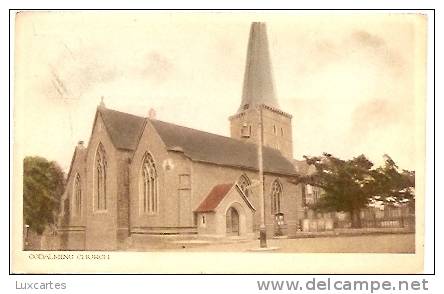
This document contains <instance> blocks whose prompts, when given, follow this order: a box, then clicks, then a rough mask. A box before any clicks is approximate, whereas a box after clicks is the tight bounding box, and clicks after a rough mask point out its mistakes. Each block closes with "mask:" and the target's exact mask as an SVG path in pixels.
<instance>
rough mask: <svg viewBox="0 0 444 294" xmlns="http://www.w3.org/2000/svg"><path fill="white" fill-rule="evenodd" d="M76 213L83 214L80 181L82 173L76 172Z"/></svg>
mask: <svg viewBox="0 0 444 294" xmlns="http://www.w3.org/2000/svg"><path fill="white" fill-rule="evenodd" d="M73 195H74V197H73V198H74V203H73V204H74V205H73V207H74V214H75V215H81V214H82V186H81V183H80V175H79V174H76V177H75V179H74V193H73Z"/></svg>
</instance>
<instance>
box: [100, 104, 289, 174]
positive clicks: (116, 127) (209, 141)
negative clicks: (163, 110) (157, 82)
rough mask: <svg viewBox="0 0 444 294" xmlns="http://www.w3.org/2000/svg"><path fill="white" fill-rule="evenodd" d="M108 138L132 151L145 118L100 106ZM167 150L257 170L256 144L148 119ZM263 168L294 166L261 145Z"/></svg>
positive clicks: (283, 171) (285, 171)
mask: <svg viewBox="0 0 444 294" xmlns="http://www.w3.org/2000/svg"><path fill="white" fill-rule="evenodd" d="M99 112H100V114H101V115H102V117H103V121H104V123H105V125H106V129H107V130H108V132H109V134H110V137H111V140H112V141H113V143H114V145H115V146H116V147H117V148H119V149H125V150H131V151H134V150H135V149H136V147H137V144H138V141H139V137H140V134H141V132H142V129H143V126H144V124H145V120H146V118H143V117H140V116H135V115H131V114H127V113H124V112H119V111H115V110H111V109H106V108H101V107H99ZM150 122H151V124H152V125H153V127H154V128H155V129H156V131H157V132H158V133H159V135H160V137H161V138H162V140H163V142H164V143H165V145H166V146H167V148H169V149H170V150H176V151H180V152H183V153H184V154H185V155H186V156H188V157H189V158H190V159H191V160H193V161H199V162H206V163H212V164H218V165H224V166H232V167H239V168H247V169H253V170H257V169H258V160H257V145H255V144H252V143H246V142H242V141H240V140H237V139H233V138H229V137H225V136H220V135H216V134H211V133H207V132H203V131H199V130H196V129H191V128H187V127H183V126H179V125H175V124H171V123H167V122H163V121H159V120H150ZM263 158H264V171H265V172H269V173H278V174H286V175H294V174H296V172H297V171H296V169H295V167H294V166H293V164H292V162H290V161H289V160H288V159H287V158H285V157H284V156H283V155H282V154H281V153H280V152H279V151H278V150H275V149H272V148H269V147H264V148H263Z"/></svg>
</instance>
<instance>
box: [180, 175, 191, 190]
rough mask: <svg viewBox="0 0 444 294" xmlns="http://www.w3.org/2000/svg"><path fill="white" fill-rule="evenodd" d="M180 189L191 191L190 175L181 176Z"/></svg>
mask: <svg viewBox="0 0 444 294" xmlns="http://www.w3.org/2000/svg"><path fill="white" fill-rule="evenodd" d="M179 187H180V189H190V188H191V180H190V175H188V174H183V175H179Z"/></svg>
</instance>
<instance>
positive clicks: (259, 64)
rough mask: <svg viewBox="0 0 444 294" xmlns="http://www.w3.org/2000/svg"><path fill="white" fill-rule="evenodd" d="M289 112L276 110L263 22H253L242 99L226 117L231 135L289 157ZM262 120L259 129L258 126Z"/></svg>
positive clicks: (290, 149) (290, 139) (290, 142)
mask: <svg viewBox="0 0 444 294" xmlns="http://www.w3.org/2000/svg"><path fill="white" fill-rule="evenodd" d="M291 118H292V116H291V115H290V114H288V113H285V112H284V111H282V110H280V108H279V104H278V101H277V99H276V96H275V89H274V84H273V75H272V70H271V61H270V53H269V51H268V40H267V32H266V26H265V23H260V22H253V23H252V24H251V28H250V39H249V41H248V50H247V61H246V65H245V74H244V87H243V92H242V102H241V104H240V107H239V109H238V111H237V113H236V114H235V115H233V116H231V117H230V118H229V120H230V124H231V126H230V130H231V137H232V138H236V139H240V140H244V141H247V142H252V143H258V140H259V132H260V131H262V138H263V144H264V146H268V147H271V148H275V149H277V150H279V151H280V152H281V153H282V155H284V156H286V157H287V158H290V159H292V158H293V140H292V127H291ZM261 122H262V126H263V127H262V129H261Z"/></svg>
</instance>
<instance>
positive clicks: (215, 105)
mask: <svg viewBox="0 0 444 294" xmlns="http://www.w3.org/2000/svg"><path fill="white" fill-rule="evenodd" d="M252 21H263V22H266V24H267V32H268V39H269V46H270V54H271V61H272V68H273V76H274V84H275V89H276V97H277V99H278V101H279V104H280V107H281V109H282V110H283V111H285V112H287V113H290V114H292V115H293V120H292V125H293V146H294V157H295V158H296V159H302V158H303V155H320V154H322V153H323V152H328V153H331V154H333V155H335V156H338V157H341V158H344V159H348V158H352V157H354V156H358V155H360V154H365V155H366V156H367V157H368V158H370V159H371V160H372V161H373V162H374V163H375V164H377V165H378V164H380V163H381V162H382V160H383V155H384V154H388V155H390V156H391V157H392V158H393V159H394V160H395V162H396V163H398V165H399V166H400V167H401V168H405V169H415V164H417V162H416V161H417V159H416V158H417V154H415V150H416V149H417V148H416V147H415V146H417V142H418V140H420V139H422V137H421V136H418V131H417V130H418V126H419V129H421V127H422V126H423V125H424V121H422V120H421V119H418V109H422V108H423V107H424V106H423V103H424V101H425V98H424V96H423V95H421V93H422V92H421V88H420V89H419V91H418V87H420V84H421V83H422V82H423V79H424V76H423V75H421V73H422V70H423V67H424V65H425V61H424V56H423V55H421V52H423V51H422V48H423V46H424V41H425V38H424V34H422V30H423V28H424V24H425V17H423V16H420V15H413V14H410V15H408V14H373V15H368V14H363V13H359V14H326V13H322V14H319V13H318V14H312V13H303V14H302V13H298V14H296V13H283V12H280V13H277V12H276V13H246V12H233V13H226V12H225V13H221V12H219V13H215V12H214V13H191V12H170V13H166V12H163V13H159V12H140V13H133V12H23V13H19V14H18V16H17V17H16V20H15V24H16V33H15V36H14V37H15V46H16V48H15V52H14V54H15V56H14V57H15V73H14V74H15V78H14V82H15V86H14V93H15V99H14V127H15V133H14V134H15V137H16V140H15V144H16V147H18V150H20V153H21V154H22V155H23V156H28V155H39V156H44V157H46V158H48V159H50V160H55V161H57V162H58V163H59V164H60V165H61V167H62V168H63V169H64V170H65V171H67V170H68V169H69V164H70V161H71V158H72V154H73V151H74V148H75V145H76V144H77V142H78V141H80V140H83V141H85V142H86V143H87V142H88V140H89V137H90V135H91V128H92V123H93V119H94V115H95V111H96V107H97V105H98V104H99V103H100V100H101V97H102V96H103V97H104V102H105V104H106V106H107V107H108V108H112V109H116V110H119V111H124V112H128V113H132V114H136V115H140V116H147V114H148V111H149V110H150V109H151V108H153V109H155V111H156V113H157V119H159V120H163V121H167V122H172V123H175V124H180V125H184V126H187V127H191V128H196V129H200V130H204V131H207V132H212V133H216V134H220V135H225V136H229V121H228V117H229V116H230V115H233V114H235V112H236V111H237V109H238V107H239V104H240V102H241V96H242V83H243V74H244V67H245V60H246V51H247V43H248V35H249V29H250V23H251V22H252ZM419 117H420V116H419Z"/></svg>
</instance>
